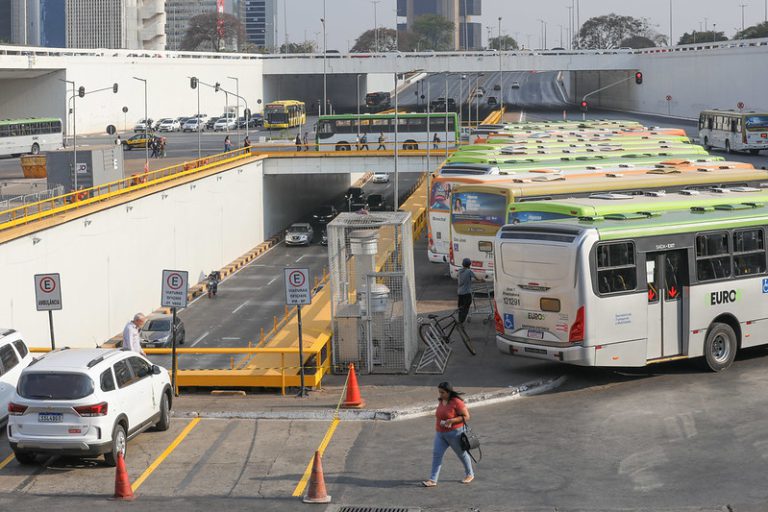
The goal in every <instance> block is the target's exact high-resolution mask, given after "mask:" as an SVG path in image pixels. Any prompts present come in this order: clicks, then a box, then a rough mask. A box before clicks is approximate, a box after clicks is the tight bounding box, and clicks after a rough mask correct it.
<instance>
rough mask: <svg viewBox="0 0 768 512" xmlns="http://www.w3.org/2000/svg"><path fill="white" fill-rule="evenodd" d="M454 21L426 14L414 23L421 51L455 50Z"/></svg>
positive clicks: (414, 33) (417, 42)
mask: <svg viewBox="0 0 768 512" xmlns="http://www.w3.org/2000/svg"><path fill="white" fill-rule="evenodd" d="M453 30H454V25H453V22H452V21H448V20H447V19H445V18H443V17H442V16H439V15H437V14H424V15H422V16H419V17H418V18H416V20H415V21H414V22H413V35H414V36H415V38H416V45H417V47H418V49H420V50H435V51H446V50H453V49H454V45H453Z"/></svg>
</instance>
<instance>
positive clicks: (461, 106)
mask: <svg viewBox="0 0 768 512" xmlns="http://www.w3.org/2000/svg"><path fill="white" fill-rule="evenodd" d="M466 78H467V75H461V79H460V80H459V132H461V125H462V123H463V122H464V80H466ZM446 100H447V98H446Z"/></svg>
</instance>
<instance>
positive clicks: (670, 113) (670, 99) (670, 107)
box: [666, 94, 672, 116]
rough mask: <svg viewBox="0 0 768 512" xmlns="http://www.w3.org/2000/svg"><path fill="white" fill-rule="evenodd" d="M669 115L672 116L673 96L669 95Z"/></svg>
mask: <svg viewBox="0 0 768 512" xmlns="http://www.w3.org/2000/svg"><path fill="white" fill-rule="evenodd" d="M666 99H667V115H669V116H671V115H672V95H671V94H667V98H666Z"/></svg>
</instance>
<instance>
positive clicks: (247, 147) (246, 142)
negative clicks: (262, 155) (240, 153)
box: [243, 135, 251, 154]
mask: <svg viewBox="0 0 768 512" xmlns="http://www.w3.org/2000/svg"><path fill="white" fill-rule="evenodd" d="M243 148H245V152H246V153H248V154H250V152H251V139H249V138H248V136H247V135H246V136H245V140H243Z"/></svg>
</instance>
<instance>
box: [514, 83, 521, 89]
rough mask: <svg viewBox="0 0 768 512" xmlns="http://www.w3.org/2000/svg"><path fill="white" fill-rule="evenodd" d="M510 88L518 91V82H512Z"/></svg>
mask: <svg viewBox="0 0 768 512" xmlns="http://www.w3.org/2000/svg"><path fill="white" fill-rule="evenodd" d="M512 88H513V89H519V88H520V82H512Z"/></svg>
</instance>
